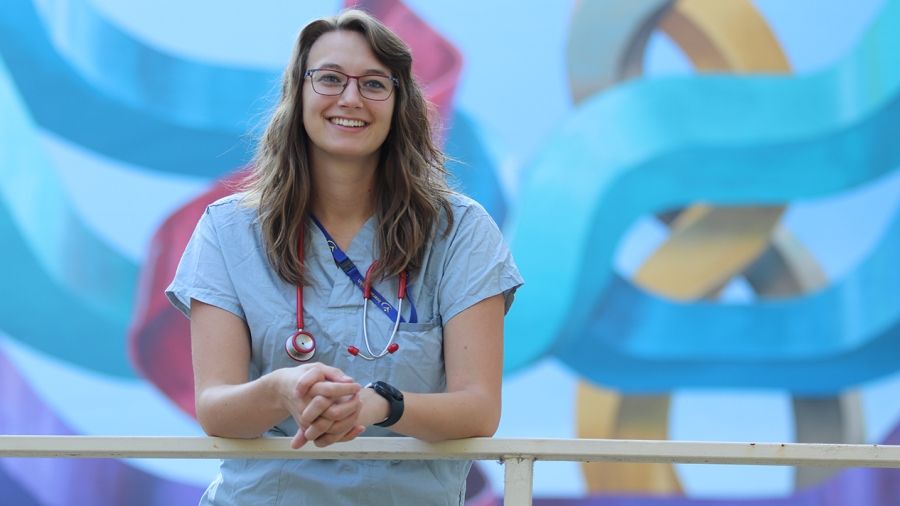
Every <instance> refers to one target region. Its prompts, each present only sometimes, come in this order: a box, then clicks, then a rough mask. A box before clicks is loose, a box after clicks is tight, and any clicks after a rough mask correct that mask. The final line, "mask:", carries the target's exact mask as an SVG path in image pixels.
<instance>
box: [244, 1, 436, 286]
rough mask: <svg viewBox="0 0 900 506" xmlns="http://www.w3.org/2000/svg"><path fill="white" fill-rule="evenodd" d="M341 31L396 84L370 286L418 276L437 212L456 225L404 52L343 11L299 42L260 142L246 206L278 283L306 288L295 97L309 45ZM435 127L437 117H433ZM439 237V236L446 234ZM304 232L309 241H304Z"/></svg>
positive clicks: (303, 153)
mask: <svg viewBox="0 0 900 506" xmlns="http://www.w3.org/2000/svg"><path fill="white" fill-rule="evenodd" d="M337 30H348V31H354V32H358V33H360V34H362V35H363V37H365V39H366V40H367V41H368V43H369V46H370V47H371V48H372V52H373V53H374V54H375V57H376V58H377V59H378V61H379V62H380V63H381V64H382V65H384V66H386V67H387V68H388V69H389V70H390V72H391V74H392V75H393V76H394V77H396V78H397V80H398V81H399V82H400V84H399V86H396V87H395V90H394V93H396V99H395V102H394V113H393V115H392V119H391V126H390V131H389V133H388V135H387V138H386V139H385V141H384V144H382V146H381V149H380V153H379V162H378V167H377V170H376V182H375V186H376V188H375V214H376V219H377V231H376V243H377V244H376V246H377V249H376V251H377V252H378V253H377V257H378V258H379V262H378V265H377V266H376V268H375V270H374V272H373V274H374V275H375V277H376V279H377V278H378V277H382V276H394V275H397V274H399V273H400V272H402V271H404V270H408V271H410V272H415V271H416V270H417V269H418V267H419V266H420V263H421V261H422V257H423V254H424V250H425V246H426V244H427V243H428V241H429V239H430V238H431V237H432V235H433V233H434V229H435V227H436V226H437V223H438V219H439V217H440V213H441V211H443V212H444V213H445V215H446V217H447V220H448V226H447V229H446V230H449V227H450V224H451V223H452V220H453V215H452V214H451V209H450V202H449V199H448V197H449V195H450V194H451V193H452V191H451V190H450V189H449V187H448V185H447V181H446V176H447V172H446V169H445V168H444V162H445V157H444V154H443V153H442V152H441V151H440V149H438V147H437V146H436V145H435V143H434V140H433V139H432V129H431V123H430V121H429V117H430V106H429V104H428V102H427V101H426V100H425V97H424V96H423V94H422V91H421V89H420V87H419V84H418V83H417V82H416V80H415V78H414V77H413V75H412V54H411V52H410V49H409V47H408V46H407V45H406V44H405V43H404V42H403V41H402V40H401V39H400V38H399V37H398V36H397V35H395V34H394V33H393V32H392V31H391V30H390V29H388V28H387V27H386V26H384V25H383V24H381V22H379V21H378V20H377V19H375V18H374V17H372V16H370V15H369V14H367V13H365V12H363V11H360V10H346V11H343V12H341V13H340V14H338V15H337V16H334V17H326V18H321V19H317V20H315V21H313V22H311V23H309V24H308V25H306V26H305V27H304V28H303V30H302V31H301V32H300V35H299V36H298V37H297V41H296V43H295V45H294V50H293V54H292V56H291V63H290V64H289V65H288V67H287V68H286V69H285V72H284V77H283V79H282V88H281V99H280V101H279V102H278V105H277V106H276V107H275V111H274V113H273V115H272V119H271V120H270V122H269V124H268V126H267V127H266V130H265V132H264V133H263V136H262V138H261V140H260V142H259V146H258V148H257V152H256V155H255V158H254V164H253V168H252V171H251V175H250V177H249V178H248V180H247V183H246V185H245V187H244V189H245V191H246V195H245V199H244V202H245V203H247V204H249V205H252V206H255V207H256V208H257V209H258V213H259V221H260V226H261V228H262V237H263V241H264V243H265V248H266V253H267V255H268V257H269V261H270V262H271V263H272V266H273V267H274V269H275V271H276V272H278V275H279V276H280V277H281V278H282V279H284V280H285V281H287V282H288V283H291V284H296V285H301V284H305V281H306V279H305V277H304V275H303V266H302V265H301V262H300V252H299V250H298V239H299V236H300V234H301V232H307V231H308V228H309V223H310V220H309V216H310V213H311V197H312V195H311V191H312V188H311V172H310V161H309V139H308V136H307V133H306V130H305V128H304V126H303V111H302V100H301V93H302V90H303V83H304V74H305V73H306V70H307V60H308V57H309V51H310V48H311V47H312V45H313V44H314V43H315V42H316V40H318V38H319V37H321V36H322V35H323V34H325V33H328V32H333V31H337ZM435 117H436V115H435ZM446 230H445V233H446ZM308 235H309V234H308V232H307V236H308Z"/></svg>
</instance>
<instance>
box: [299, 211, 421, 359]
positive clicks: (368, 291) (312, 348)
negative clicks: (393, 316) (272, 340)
mask: <svg viewBox="0 0 900 506" xmlns="http://www.w3.org/2000/svg"><path fill="white" fill-rule="evenodd" d="M303 234H304V231H303V229H302V228H301V229H300V235H299V237H298V238H297V250H298V251H297V254H298V255H299V257H300V265H301V268H302V266H303V260H304V250H303V247H304V241H303ZM377 264H378V261H377V260H376V261H375V262H372V265H370V266H369V269H368V270H367V271H366V277H365V279H364V280H363V300H364V302H363V337H364V339H365V343H366V350H368V352H369V353H368V355H367V354H365V353H363V352H362V351H360V349H359V348H357V347H356V346H348V347H347V353H349V354H350V355H353V356H354V357H360V358H362V359H365V360H376V359H379V358H382V357H384V356H386V355H389V354H392V353H394V352H396V351H397V350H398V349H400V345H399V344H397V343H395V342H394V338H395V337H396V336H397V329H398V327H399V325H400V310H401V309H402V308H403V299H404V298H405V297H406V283H407V274H406V271H403V272H401V273H400V280H399V287H398V288H397V299H398V308H397V320H396V321H395V322H394V328H393V329H392V331H391V337H390V338H389V339H388V344H387V345H386V346H385V347H384V349H383V350H382V351H381V353H374V352H373V351H372V348H371V346H370V345H369V335H368V328H367V327H368V325H366V317H367V309H368V307H369V300H370V299H371V296H372V281H371V274H372V270H373V269H374V268H375V266H376V265H377ZM284 348H285V351H286V352H287V354H288V356H289V357H290V358H292V359H293V360H295V361H297V362H306V361H308V360H310V359H312V358H313V356H314V355H315V353H316V339H315V338H314V337H313V335H312V334H311V333H309V332H307V331H306V330H304V324H303V287H302V286H301V285H297V331H296V332H294V333H293V334H291V336H290V337H288V338H287V341H286V342H285V343H284Z"/></svg>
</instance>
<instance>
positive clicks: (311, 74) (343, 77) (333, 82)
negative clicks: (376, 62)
mask: <svg viewBox="0 0 900 506" xmlns="http://www.w3.org/2000/svg"><path fill="white" fill-rule="evenodd" d="M304 75H305V76H306V77H308V78H309V81H310V83H312V88H313V91H315V92H316V93H318V94H319V95H327V96H334V95H340V94H341V93H343V92H344V90H345V89H347V85H348V84H350V80H351V79H356V87H357V89H358V90H359V94H360V95H362V96H363V97H364V98H367V99H369V100H379V101H381V100H387V99H389V98H391V93H393V92H394V86H400V81H398V80H397V78H396V77H390V76H383V75H379V74H369V75H364V76H351V75H350V74H345V73H343V72H341V71H338V70H334V69H309V70H307V71H306V74H304Z"/></svg>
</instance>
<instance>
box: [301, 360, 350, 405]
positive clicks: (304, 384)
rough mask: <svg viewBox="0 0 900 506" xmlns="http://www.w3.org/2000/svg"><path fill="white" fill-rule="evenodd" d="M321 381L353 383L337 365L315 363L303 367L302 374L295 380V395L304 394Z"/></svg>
mask: <svg viewBox="0 0 900 506" xmlns="http://www.w3.org/2000/svg"><path fill="white" fill-rule="evenodd" d="M298 367H304V366H298ZM321 381H328V382H336V383H350V384H353V378H352V377H350V376H348V375H346V374H344V371H341V370H340V369H338V368H337V367H331V366H329V365H324V364H321V363H315V364H310V365H308V366H307V367H306V368H305V370H304V372H303V375H302V376H301V377H300V379H299V380H298V381H297V387H296V389H297V395H298V396H300V397H303V396H305V395H306V394H307V392H309V389H310V388H312V387H313V386H315V385H316V384H317V383H319V382H321Z"/></svg>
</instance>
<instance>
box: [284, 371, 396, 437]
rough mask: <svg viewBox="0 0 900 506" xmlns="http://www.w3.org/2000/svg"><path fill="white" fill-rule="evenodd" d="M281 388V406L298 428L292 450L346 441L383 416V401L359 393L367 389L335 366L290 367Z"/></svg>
mask: <svg viewBox="0 0 900 506" xmlns="http://www.w3.org/2000/svg"><path fill="white" fill-rule="evenodd" d="M283 385H284V386H283V396H282V398H283V399H284V402H285V407H286V408H287V410H288V411H289V412H290V414H291V416H292V417H293V418H294V420H295V421H296V422H297V426H298V427H299V429H298V430H297V434H296V435H295V436H294V438H293V440H291V448H294V449H297V448H300V447H302V446H303V445H305V444H306V443H307V442H308V441H312V442H313V443H314V444H315V445H316V446H318V447H320V448H321V447H325V446H328V445H330V444H332V443H337V442H343V441H350V440H352V439H354V438H356V436H358V435H360V434H361V433H362V432H363V431H364V430H366V426H367V425H369V424H371V423H374V422H377V421H379V420H381V419H384V418H385V417H386V416H387V414H386V413H387V401H385V400H384V399H383V398H381V396H379V395H378V394H374V392H372V391H368V392H363V390H369V389H363V387H362V386H361V385H360V384H359V383H356V382H355V381H354V380H353V378H351V377H350V376H348V375H346V374H344V372H343V371H341V370H340V369H338V368H336V367H330V366H327V365H324V364H320V363H315V364H303V365H300V366H297V367H293V368H291V369H290V374H289V375H288V376H287V379H286V381H285V383H284V384H283ZM373 394H374V396H373ZM382 413H383V414H384V415H383V416H382Z"/></svg>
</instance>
